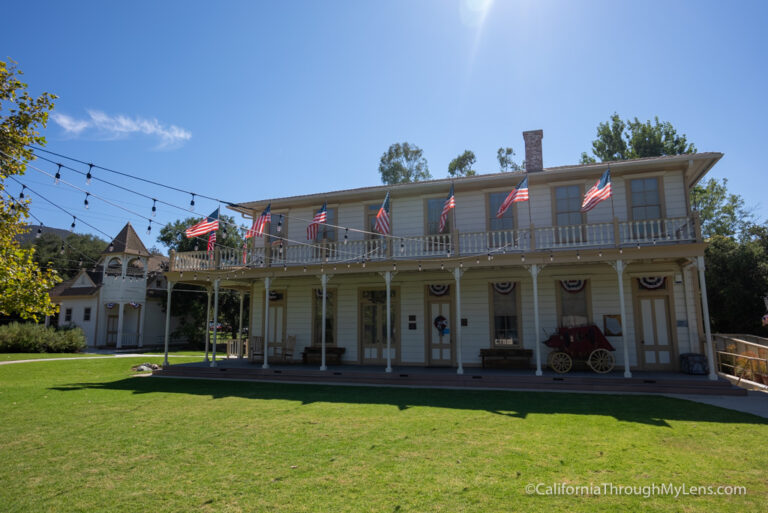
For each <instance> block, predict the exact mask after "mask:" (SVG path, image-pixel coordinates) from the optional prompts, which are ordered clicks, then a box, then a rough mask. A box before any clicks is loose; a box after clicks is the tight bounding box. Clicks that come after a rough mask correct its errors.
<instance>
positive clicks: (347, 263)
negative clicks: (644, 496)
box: [166, 130, 722, 377]
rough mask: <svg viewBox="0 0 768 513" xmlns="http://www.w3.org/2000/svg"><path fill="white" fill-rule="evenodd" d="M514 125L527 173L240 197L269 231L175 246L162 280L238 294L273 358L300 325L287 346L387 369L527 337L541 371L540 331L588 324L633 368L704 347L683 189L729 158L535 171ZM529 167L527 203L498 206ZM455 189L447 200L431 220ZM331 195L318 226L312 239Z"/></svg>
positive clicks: (668, 365) (700, 247)
mask: <svg viewBox="0 0 768 513" xmlns="http://www.w3.org/2000/svg"><path fill="white" fill-rule="evenodd" d="M523 135H524V138H525V146H526V170H525V172H515V173H499V174H486V175H477V176H471V177H464V178H456V179H440V180H430V181H424V182H417V183H407V184H398V185H383V186H374V187H365V188H360V189H350V190H340V191H332V192H323V193H318V194H310V195H304V196H294V197H287V198H272V199H266V198H265V199H261V200H258V201H253V202H250V203H244V204H240V205H237V206H235V207H232V208H234V210H236V211H237V212H239V213H241V214H242V215H243V216H244V217H245V218H247V219H249V220H251V219H255V218H257V217H258V216H259V215H260V214H261V213H262V211H263V210H264V209H265V208H266V207H267V206H268V205H269V206H270V207H271V222H270V223H269V224H268V225H267V226H266V232H267V234H266V235H265V236H264V237H255V238H253V239H251V240H253V241H254V242H253V243H252V244H253V245H252V246H249V247H248V248H247V249H245V250H244V249H243V248H226V247H219V248H217V249H216V251H215V255H210V254H209V253H208V252H205V251H201V252H191V253H178V254H172V255H171V262H170V272H168V273H166V276H167V277H168V279H169V280H170V282H169V287H170V286H172V284H173V283H179V282H184V283H192V284H198V285H199V284H201V283H204V284H206V283H207V284H216V285H218V287H220V288H233V289H239V290H241V291H248V292H249V293H250V294H251V301H250V305H251V311H250V313H249V317H250V335H251V336H252V337H254V336H258V337H266V340H265V345H266V346H267V350H266V353H267V361H266V362H265V365H268V361H269V358H270V357H272V356H273V355H275V354H280V352H281V348H282V347H283V346H284V345H285V343H286V341H287V340H288V337H289V336H292V337H295V341H296V354H298V353H300V352H301V351H302V349H303V348H304V347H307V346H318V347H323V346H324V347H326V348H330V347H342V348H344V352H343V355H342V361H343V363H348V364H360V365H382V366H386V367H387V369H390V368H391V366H392V365H401V366H404V365H413V366H454V367H456V368H457V370H458V372H462V370H463V368H464V367H465V366H478V365H479V364H480V361H481V360H480V356H479V355H480V351H481V349H486V348H493V347H523V348H528V349H531V350H533V353H534V354H535V357H534V358H532V360H531V366H532V367H535V368H536V372H537V374H538V373H540V371H541V369H542V368H545V367H546V365H547V357H548V353H549V348H547V347H546V346H544V345H543V344H542V343H541V342H542V341H543V340H546V339H547V337H548V336H549V335H550V334H552V333H553V332H555V330H557V329H558V328H559V327H572V326H581V325H595V326H597V327H599V328H600V330H601V331H603V332H604V333H605V335H606V336H607V339H608V340H609V341H610V343H611V344H612V345H613V346H614V348H615V349H616V351H615V353H613V355H614V356H615V361H616V366H617V368H618V369H620V370H623V371H624V375H625V376H630V373H631V370H633V369H639V370H665V371H667V370H668V371H674V370H677V369H678V367H679V363H678V360H679V358H678V356H679V355H680V354H682V353H688V352H694V353H703V352H705V349H706V348H705V345H706V344H705V341H706V338H707V335H708V322H707V321H708V312H707V306H706V301H705V299H706V298H705V297H703V296H702V294H701V289H702V285H705V283H704V275H703V254H704V248H705V244H704V243H703V241H702V239H701V235H700V230H699V227H698V224H697V218H696V216H695V213H694V212H693V211H692V210H691V206H690V203H689V192H690V190H691V188H692V187H693V186H694V185H695V184H696V183H697V182H698V181H699V180H700V179H701V178H702V177H703V176H704V175H705V174H706V173H707V172H708V171H709V170H710V169H711V168H712V166H714V165H715V163H716V162H717V161H718V160H719V159H720V158H721V157H722V154H721V153H697V154H691V155H679V156H666V157H656V158H644V159H636V160H628V161H619V162H611V163H600V164H587V165H575V166H562V167H554V168H543V166H542V147H541V140H542V136H543V134H542V132H541V131H540V130H538V131H531V132H525V133H524V134H523ZM609 166H610V171H611V187H612V197H611V198H610V199H608V200H605V201H602V202H601V203H600V204H598V205H597V206H596V207H595V208H594V209H592V210H590V211H588V212H586V213H583V212H581V204H582V199H583V198H584V194H585V192H586V191H587V190H588V189H589V188H590V187H591V186H592V185H594V184H595V182H596V181H597V180H598V179H599V178H600V177H601V175H602V174H603V172H604V171H605V170H606V168H608V167H609ZM526 176H527V178H528V184H529V201H527V202H525V201H523V202H517V203H514V205H513V206H512V208H510V209H509V210H507V212H506V213H505V214H504V215H503V216H502V217H501V218H497V217H496V213H497V210H498V209H499V206H500V204H501V203H502V202H503V201H504V199H505V197H506V196H507V195H508V193H509V192H510V191H511V190H512V189H513V188H514V187H515V186H516V185H517V184H518V183H519V182H520V181H521V180H522V179H523V178H524V177H526ZM451 184H453V186H454V190H455V208H454V209H453V211H451V212H450V213H449V214H448V219H447V220H446V222H447V226H446V227H445V229H444V230H443V231H440V230H439V226H440V217H441V214H442V211H443V207H444V204H445V201H446V197H447V196H448V192H449V189H450V187H451ZM387 193H389V194H390V199H391V208H390V224H391V232H390V235H388V236H383V235H381V234H380V233H378V232H377V230H375V229H374V227H375V223H376V214H377V212H378V211H379V209H380V207H381V205H382V201H383V200H384V197H385V195H386V194H387ZM324 204H325V205H327V220H326V222H325V224H322V225H320V226H319V227H318V230H317V234H316V236H315V237H314V238H313V239H312V240H307V236H308V234H307V227H308V226H309V225H310V223H311V221H312V219H313V217H314V216H315V214H316V213H317V212H318V210H319V209H321V207H322V205H324ZM702 299H704V301H702ZM323 312H324V313H323ZM710 367H713V366H712V365H711V361H710ZM713 376H714V374H711V377H713Z"/></svg>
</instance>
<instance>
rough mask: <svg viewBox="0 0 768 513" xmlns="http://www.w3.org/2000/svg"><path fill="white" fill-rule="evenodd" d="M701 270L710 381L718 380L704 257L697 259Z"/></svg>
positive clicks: (700, 277)
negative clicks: (710, 324)
mask: <svg viewBox="0 0 768 513" xmlns="http://www.w3.org/2000/svg"><path fill="white" fill-rule="evenodd" d="M696 265H697V267H698V268H699V288H700V289H701V312H702V315H703V316H704V334H705V335H706V337H707V361H708V363H709V379H711V380H712V381H715V380H717V372H716V371H715V347H714V345H713V344H712V328H710V326H709V300H708V299H707V278H706V277H705V276H704V270H705V268H704V257H703V256H698V257H696Z"/></svg>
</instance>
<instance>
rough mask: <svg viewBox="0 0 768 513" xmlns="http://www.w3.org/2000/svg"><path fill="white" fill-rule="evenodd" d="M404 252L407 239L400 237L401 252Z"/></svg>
mask: <svg viewBox="0 0 768 513" xmlns="http://www.w3.org/2000/svg"><path fill="white" fill-rule="evenodd" d="M403 253H405V241H404V240H403V239H400V254H401V255H402V254H403Z"/></svg>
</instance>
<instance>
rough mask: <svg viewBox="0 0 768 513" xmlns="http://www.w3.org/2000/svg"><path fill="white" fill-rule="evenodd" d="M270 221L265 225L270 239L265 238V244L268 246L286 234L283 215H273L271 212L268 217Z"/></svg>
mask: <svg viewBox="0 0 768 513" xmlns="http://www.w3.org/2000/svg"><path fill="white" fill-rule="evenodd" d="M270 218H271V219H272V220H271V221H270V222H269V223H267V228H268V229H267V230H266V231H267V233H269V234H270V235H271V237H266V238H265V244H266V245H270V244H272V243H273V242H274V241H276V240H277V239H278V238H279V237H285V234H286V226H285V223H286V217H285V215H283V214H275V213H274V212H272V215H271V216H270ZM281 221H282V223H281ZM278 230H279V231H278Z"/></svg>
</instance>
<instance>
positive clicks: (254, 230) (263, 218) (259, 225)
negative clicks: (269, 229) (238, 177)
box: [245, 203, 272, 239]
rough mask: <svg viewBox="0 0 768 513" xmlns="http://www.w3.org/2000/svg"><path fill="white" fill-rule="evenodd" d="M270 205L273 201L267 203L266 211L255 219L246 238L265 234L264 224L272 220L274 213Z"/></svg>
mask: <svg viewBox="0 0 768 513" xmlns="http://www.w3.org/2000/svg"><path fill="white" fill-rule="evenodd" d="M270 207H272V204H271V203H270V204H269V205H267V208H265V209H264V212H262V213H261V215H260V216H259V217H257V218H256V219H254V220H253V225H252V226H251V229H250V230H248V231H247V232H246V234H245V238H246V239H248V238H251V237H262V236H263V235H264V226H265V225H266V224H267V223H271V222H272V213H271V212H270Z"/></svg>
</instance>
